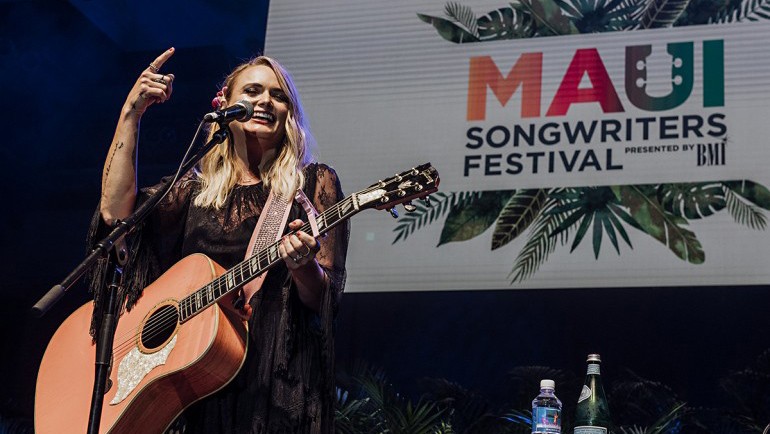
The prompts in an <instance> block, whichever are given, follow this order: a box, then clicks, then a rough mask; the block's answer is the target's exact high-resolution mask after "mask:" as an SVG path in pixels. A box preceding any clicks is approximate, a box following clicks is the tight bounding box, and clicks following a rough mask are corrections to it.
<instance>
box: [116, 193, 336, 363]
mask: <svg viewBox="0 0 770 434" xmlns="http://www.w3.org/2000/svg"><path fill="white" fill-rule="evenodd" d="M347 199H349V198H347ZM347 199H343V200H341V201H340V202H339V205H342V204H343V203H344V202H345V201H346V200H347ZM336 205H338V204H335V206H333V207H332V208H329V209H328V210H325V211H324V212H323V213H322V214H321V215H322V217H323V218H324V221H327V220H328V218H330V216H331V215H332V214H335V213H337V214H338V211H336V210H335V209H336V208H339V207H338V206H336ZM327 212H328V213H329V215H327ZM309 229H310V225H309V224H305V225H303V226H302V227H301V228H300V229H299V230H305V231H306V230H309ZM325 229H326V228H325ZM280 242H281V241H280V240H279V241H276V242H274V243H273V244H271V245H270V246H268V247H267V248H265V249H263V250H262V251H260V252H258V253H257V254H255V255H253V256H251V257H249V258H248V259H246V260H244V261H242V262H240V263H238V264H236V265H235V266H234V267H233V268H231V269H230V270H228V271H227V272H225V273H223V274H222V275H220V276H217V277H216V278H214V279H213V280H212V281H211V282H209V283H207V284H206V285H204V286H203V287H201V288H198V289H196V290H195V291H193V292H192V293H190V294H188V295H186V296H185V297H183V298H182V299H180V300H179V302H178V304H177V305H176V306H175V307H174V309H173V310H172V311H170V312H168V313H164V314H161V315H158V316H156V317H151V318H150V319H149V320H148V321H147V323H145V325H146V327H144V328H141V329H138V330H131V331H129V332H128V333H126V334H124V335H123V336H121V337H120V340H121V342H120V343H119V344H118V345H117V346H115V348H114V349H113V351H114V352H115V353H121V352H122V350H123V349H124V347H127V348H133V347H134V346H135V343H136V340H137V338H138V337H139V336H140V335H141V336H143V337H144V338H145V340H151V339H152V338H154V337H156V336H157V335H158V334H159V333H161V332H162V331H164V330H167V329H168V328H169V327H171V326H172V325H173V324H175V323H177V322H178V321H179V318H181V317H182V316H183V314H182V312H181V311H180V307H182V304H183V303H184V300H190V299H191V298H192V297H194V296H195V294H198V293H202V291H204V290H206V289H207V288H209V287H212V289H214V287H215V288H216V289H215V290H216V291H217V292H221V290H222V288H223V287H224V288H225V289H226V288H227V286H228V285H227V283H226V282H225V281H226V279H227V277H228V275H233V276H234V275H235V272H236V270H237V271H240V272H241V276H243V271H244V268H245V267H248V268H250V265H249V263H250V261H251V260H252V259H256V260H257V261H258V263H259V264H261V263H262V261H263V260H267V265H266V266H265V267H264V268H265V270H261V271H260V273H257V274H255V275H254V276H251V278H256V277H257V276H259V275H260V274H262V272H264V271H266V270H267V269H268V268H269V267H270V266H271V265H272V264H274V263H276V262H278V261H277V259H280V257H279V258H277V259H276V260H275V261H273V262H272V263H271V262H270V257H269V254H270V251H271V250H275V249H277V246H278V245H279V244H280ZM243 284H244V283H243V282H241V285H243ZM239 286H240V285H239ZM228 292H229V291H225V292H223V293H222V294H220V295H219V296H218V297H215V300H214V301H210V302H209V303H208V304H206V305H204V306H201V307H200V308H199V309H198V310H197V311H196V312H195V313H194V314H193V315H190V316H188V317H187V318H186V319H185V320H187V319H190V318H192V317H193V316H195V315H197V313H198V312H200V311H202V310H204V309H205V308H207V307H208V306H210V305H211V304H214V303H215V302H216V300H218V299H220V298H221V297H223V296H224V295H226V294H227V293H228ZM207 298H208V297H207ZM189 304H190V307H193V308H194V306H193V305H192V304H191V303H189ZM172 306H173V305H172Z"/></svg>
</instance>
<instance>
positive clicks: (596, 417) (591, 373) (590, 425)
mask: <svg viewBox="0 0 770 434" xmlns="http://www.w3.org/2000/svg"><path fill="white" fill-rule="evenodd" d="M601 361H602V360H601V357H599V355H598V354H589V355H588V372H586V381H585V383H583V390H582V391H581V392H580V398H578V404H577V410H576V411H575V431H574V434H608V432H609V431H610V426H611V424H612V422H611V419H610V408H609V406H608V405H607V398H606V397H605V396H604V387H602V377H601V375H600V374H601V373H600V369H599V365H600V364H601Z"/></svg>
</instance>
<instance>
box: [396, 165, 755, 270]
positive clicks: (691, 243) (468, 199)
mask: <svg viewBox="0 0 770 434" xmlns="http://www.w3.org/2000/svg"><path fill="white" fill-rule="evenodd" d="M725 208H726V209H727V211H728V212H729V213H730V215H731V216H732V217H733V218H734V219H735V221H736V222H737V223H739V224H741V225H744V226H746V227H748V228H750V229H754V230H765V229H766V228H767V217H766V216H765V210H770V190H768V189H767V188H766V187H764V186H762V185H760V184H757V183H755V182H753V181H750V180H740V181H714V182H703V183H678V184H658V185H653V184H649V185H625V186H612V187H570V188H555V189H521V190H497V191H485V192H472V191H471V192H456V193H436V194H435V195H434V206H433V207H432V208H428V207H426V206H424V205H418V207H417V209H416V210H415V212H414V213H412V214H408V215H406V216H405V218H404V219H403V220H402V221H401V223H400V224H399V226H397V227H396V229H394V232H395V233H396V238H395V240H394V241H393V242H394V243H396V242H398V241H402V240H404V239H406V237H407V236H408V235H409V234H411V233H412V232H414V231H415V230H418V229H420V228H422V227H424V226H426V225H428V224H430V223H433V222H435V221H437V220H438V219H439V218H440V217H442V216H444V215H446V220H445V222H444V227H443V228H442V232H441V237H440V240H439V243H438V245H439V246H440V245H442V244H446V243H449V242H459V241H467V240H470V239H472V238H475V237H477V236H478V235H480V234H482V233H483V232H485V231H486V230H487V229H488V228H489V227H490V226H492V225H495V228H494V231H493V234H492V246H491V248H492V250H496V249H498V248H500V247H502V246H504V245H507V244H509V243H510V242H511V241H513V240H514V239H516V238H518V237H519V236H520V235H522V234H523V233H524V232H528V235H527V239H526V241H525V243H524V246H523V247H522V248H521V250H520V251H519V253H518V254H517V256H516V259H515V260H514V264H513V268H512V269H511V272H510V273H509V275H508V277H509V278H511V283H512V284H513V283H516V282H522V281H524V280H526V279H528V278H530V277H532V275H534V274H535V273H536V272H537V270H538V269H539V268H540V266H541V265H542V264H543V263H545V261H546V260H547V259H548V257H549V255H550V254H551V253H553V252H554V250H555V248H556V245H557V243H559V242H560V243H561V245H566V244H567V243H568V242H570V239H571V245H570V251H571V252H572V251H574V250H575V249H576V248H577V247H578V245H580V243H581V242H582V241H583V240H584V239H585V238H586V237H587V236H588V234H589V231H591V236H590V239H591V244H592V248H593V252H594V256H595V257H596V258H597V259H598V257H599V252H600V250H601V246H602V243H603V239H604V237H605V236H606V237H607V239H608V240H609V241H610V244H612V246H613V247H614V249H615V251H616V252H617V253H618V254H620V243H619V239H623V241H624V242H625V243H626V244H627V245H628V246H629V247H631V248H632V249H633V245H632V243H631V238H630V237H629V234H628V232H627V230H626V227H627V226H629V227H633V228H636V229H638V230H640V231H641V232H643V233H646V234H648V235H650V236H652V237H653V238H655V239H656V240H658V241H659V242H661V243H662V244H663V245H665V246H666V247H668V248H669V249H670V250H671V251H672V252H674V254H675V255H676V256H677V257H679V258H680V259H682V260H683V261H686V262H689V263H692V264H701V263H703V262H704V261H705V252H704V251H703V248H702V247H701V245H700V242H699V241H698V239H697V237H696V236H695V233H694V232H692V231H691V230H690V229H689V228H687V224H688V221H689V220H700V219H704V218H706V217H709V216H712V215H714V214H716V213H717V212H719V211H720V210H722V209H725Z"/></svg>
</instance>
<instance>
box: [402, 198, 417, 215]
mask: <svg viewBox="0 0 770 434" xmlns="http://www.w3.org/2000/svg"><path fill="white" fill-rule="evenodd" d="M404 209H405V210H406V212H412V211H414V210H416V209H417V207H416V206H414V204H412V201H411V200H410V201H409V202H404Z"/></svg>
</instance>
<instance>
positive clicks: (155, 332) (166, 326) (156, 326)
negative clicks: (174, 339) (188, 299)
mask: <svg viewBox="0 0 770 434" xmlns="http://www.w3.org/2000/svg"><path fill="white" fill-rule="evenodd" d="M178 321H179V311H177V309H176V307H175V306H171V305H165V306H162V307H161V308H160V309H158V310H156V311H155V312H153V314H152V315H150V317H149V318H148V319H147V322H145V323H144V328H142V345H143V346H144V347H145V348H146V349H148V350H153V349H155V348H158V347H160V346H161V345H163V343H165V342H166V341H167V340H168V339H169V338H170V337H171V335H173V334H174V330H176V324H177V322H178Z"/></svg>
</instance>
